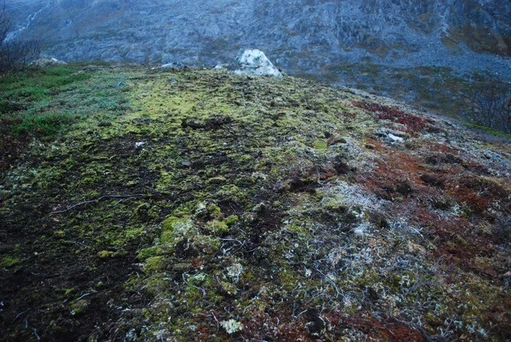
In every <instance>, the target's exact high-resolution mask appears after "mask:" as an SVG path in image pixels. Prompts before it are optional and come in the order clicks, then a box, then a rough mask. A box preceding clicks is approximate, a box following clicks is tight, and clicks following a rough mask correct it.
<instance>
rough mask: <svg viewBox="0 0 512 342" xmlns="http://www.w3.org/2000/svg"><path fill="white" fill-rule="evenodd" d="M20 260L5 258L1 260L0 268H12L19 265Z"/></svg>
mask: <svg viewBox="0 0 512 342" xmlns="http://www.w3.org/2000/svg"><path fill="white" fill-rule="evenodd" d="M20 262H21V260H20V259H19V258H16V257H11V256H5V257H3V258H2V261H0V267H12V266H14V265H16V264H19V263H20Z"/></svg>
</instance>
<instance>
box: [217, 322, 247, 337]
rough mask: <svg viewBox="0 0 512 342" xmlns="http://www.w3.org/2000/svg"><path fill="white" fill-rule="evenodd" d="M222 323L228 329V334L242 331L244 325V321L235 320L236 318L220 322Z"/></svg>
mask: <svg viewBox="0 0 512 342" xmlns="http://www.w3.org/2000/svg"><path fill="white" fill-rule="evenodd" d="M220 325H221V326H222V327H223V328H224V330H226V332H227V333H228V334H230V335H231V334H234V333H236V332H239V331H242V329H243V328H244V326H243V325H242V323H240V322H238V321H235V320H234V319H230V320H228V321H222V322H220Z"/></svg>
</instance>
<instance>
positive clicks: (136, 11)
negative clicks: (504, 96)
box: [7, 0, 510, 79]
mask: <svg viewBox="0 0 512 342" xmlns="http://www.w3.org/2000/svg"><path fill="white" fill-rule="evenodd" d="M7 6H8V10H9V11H10V13H12V15H13V18H14V22H15V30H14V32H13V35H18V36H19V37H20V38H22V39H25V38H34V37H36V38H38V39H42V40H44V41H46V42H47V43H48V44H49V45H48V48H47V52H48V53H49V54H52V55H54V57H57V58H59V59H64V60H68V61H69V60H110V61H136V62H144V61H151V62H154V63H171V62H177V63H183V64H188V65H196V66H200V65H204V64H205V65H215V64H216V63H227V62H230V61H231V60H232V56H234V55H236V53H237V51H238V50H239V49H240V48H259V49H261V50H263V51H265V52H266V53H267V54H268V55H269V56H270V57H271V59H272V60H273V61H274V60H275V61H276V62H277V64H278V65H280V66H281V67H282V68H283V69H284V70H285V71H286V72H288V73H305V72H309V73H313V74H318V73H321V72H322V71H324V72H325V69H327V68H329V67H330V66H335V65H339V64H341V63H361V62H363V61H364V62H365V63H374V64H383V65H388V66H405V67H413V66H432V65H435V66H444V67H450V68H452V69H454V70H456V71H458V72H472V71H473V70H474V69H477V70H489V71H491V72H492V73H499V74H500V75H501V76H502V77H504V78H506V79H508V78H509V73H510V66H509V61H510V3H509V2H507V1H483V0H450V1H426V0H425V1H401V2H396V1H388V0H365V1H353V0H345V1H325V0H294V1H286V2H284V3H283V2H275V1H268V0H264V1H261V0H258V1H233V0H217V1H210V2H204V1H199V0H193V1H187V2H183V1H176V0H172V1H162V0H157V1H155V0H153V1H134V0H125V1H113V0H101V1H84V0H60V1H55V0H53V1H52V0H13V1H9V3H8V4H7ZM501 57H504V58H501ZM502 69H503V70H502Z"/></svg>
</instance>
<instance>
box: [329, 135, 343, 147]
mask: <svg viewBox="0 0 512 342" xmlns="http://www.w3.org/2000/svg"><path fill="white" fill-rule="evenodd" d="M338 143H342V144H346V143H347V140H346V139H345V138H343V137H340V136H339V135H332V136H330V137H329V139H327V146H331V145H335V144H338Z"/></svg>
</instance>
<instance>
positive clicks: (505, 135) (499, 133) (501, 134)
mask: <svg viewBox="0 0 512 342" xmlns="http://www.w3.org/2000/svg"><path fill="white" fill-rule="evenodd" d="M462 123H463V124H464V125H465V126H467V127H469V128H473V129H478V130H480V131H483V132H485V133H487V134H490V135H493V136H495V137H498V138H505V139H510V138H511V136H510V134H509V133H505V132H503V131H500V130H497V129H494V128H491V127H487V126H482V125H479V124H476V123H474V122H469V121H462Z"/></svg>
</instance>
